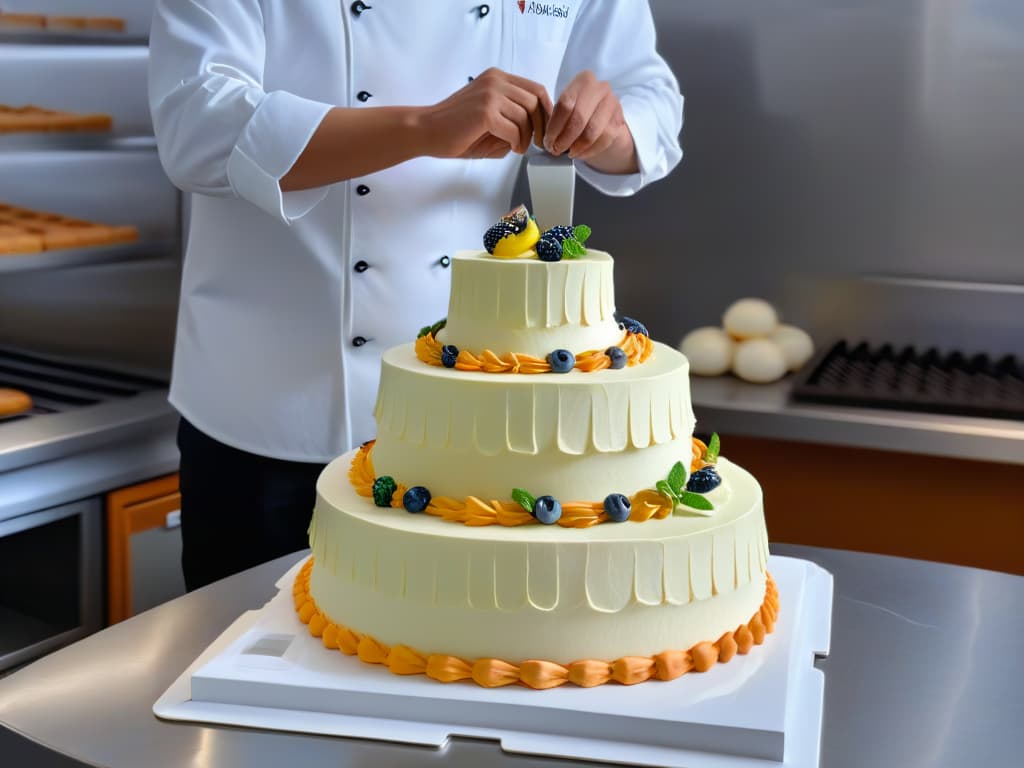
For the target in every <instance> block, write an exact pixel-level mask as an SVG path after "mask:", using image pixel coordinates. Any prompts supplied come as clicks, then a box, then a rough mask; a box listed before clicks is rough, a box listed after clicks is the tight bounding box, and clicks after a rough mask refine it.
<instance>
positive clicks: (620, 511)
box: [604, 493, 631, 523]
mask: <svg viewBox="0 0 1024 768" xmlns="http://www.w3.org/2000/svg"><path fill="white" fill-rule="evenodd" d="M630 506H631V505H630V503H629V499H627V498H626V497H625V496H623V495H622V494H621V493H609V494H608V495H607V496H605V497H604V513H605V514H606V515H608V519H609V520H611V521H612V522H613V523H621V522H623V521H625V520H629V509H630Z"/></svg>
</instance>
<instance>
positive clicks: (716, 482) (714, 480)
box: [686, 467, 722, 493]
mask: <svg viewBox="0 0 1024 768" xmlns="http://www.w3.org/2000/svg"><path fill="white" fill-rule="evenodd" d="M721 484H722V478H721V477H720V476H719V474H718V472H716V471H715V468H714V467H703V468H701V469H698V470H697V471H696V472H694V473H693V474H692V475H690V479H689V480H687V481H686V490H688V491H692V492H693V493H707V492H708V491H713V490H715V488H717V487H718V486H720V485H721Z"/></svg>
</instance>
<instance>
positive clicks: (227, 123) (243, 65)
mask: <svg viewBox="0 0 1024 768" xmlns="http://www.w3.org/2000/svg"><path fill="white" fill-rule="evenodd" d="M265 52H266V40H265V37H264V32H263V15H262V12H261V9H260V3H259V2H258V0H158V2H157V3H156V8H155V10H154V13H153V26H152V30H151V33H150V62H149V103H150V111H151V112H152V115H153V127H154V130H155V132H156V139H157V147H158V150H159V154H160V161H161V163H162V164H163V167H164V170H165V171H166V172H167V175H168V176H169V177H170V179H171V181H173V182H174V184H175V185H176V186H178V187H179V188H181V189H182V190H184V191H187V192H196V193H200V194H204V195H214V196H220V197H239V198H242V199H244V200H247V201H248V202H250V203H252V204H253V205H256V206H258V207H259V208H261V209H263V210H264V211H266V212H267V213H269V214H270V215H271V216H274V217H276V218H278V219H280V220H281V221H283V222H285V223H290V222H291V221H293V220H295V219H297V218H299V217H301V216H303V215H305V214H306V213H307V212H308V211H310V210H311V209H312V208H313V207H314V206H315V205H316V204H317V203H318V202H320V200H322V199H323V198H324V196H325V195H326V194H327V190H326V188H319V189H308V190H302V191H296V192H283V191H282V190H281V179H282V178H283V177H284V176H285V174H287V173H288V171H289V170H291V167H292V166H293V165H294V164H295V161H296V160H297V159H298V158H299V156H300V155H301V154H302V152H303V150H305V148H306V145H307V144H308V143H309V140H310V138H311V137H312V135H313V133H314V132H315V131H316V129H317V127H318V126H319V125H320V122H321V121H322V120H323V118H324V116H325V115H326V114H327V112H328V111H329V110H330V109H331V107H332V105H330V104H325V103H323V102H319V101H316V100H312V99H306V98H303V97H301V96H297V95H295V94H293V93H288V92H285V91H271V92H269V93H268V92H266V91H265V90H264V89H263V66H264V57H265Z"/></svg>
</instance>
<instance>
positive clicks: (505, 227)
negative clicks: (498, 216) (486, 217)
mask: <svg viewBox="0 0 1024 768" xmlns="http://www.w3.org/2000/svg"><path fill="white" fill-rule="evenodd" d="M517 231H518V230H517V229H516V227H515V225H514V224H512V223H511V222H508V221H499V222H498V223H497V224H495V225H494V226H493V227H491V228H490V229H488V230H487V232H486V233H485V234H484V248H486V249H487V252H488V253H494V247H495V246H496V245H497V244H498V241H499V240H501V239H502V238H505V237H508V236H509V235H514V234H516V232H517Z"/></svg>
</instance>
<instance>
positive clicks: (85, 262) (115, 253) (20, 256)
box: [0, 240, 179, 275]
mask: <svg viewBox="0 0 1024 768" xmlns="http://www.w3.org/2000/svg"><path fill="white" fill-rule="evenodd" d="M178 251H179V243H178V242H177V241H175V240H156V241H152V240H150V241H146V240H143V241H140V242H136V243H117V244H114V245H97V246H93V247H90V248H62V249H60V250H54V251H38V252H35V253H17V254H10V255H6V256H5V255H0V275H3V274H10V273H13V272H33V271H38V270H44V269H67V268H69V267H84V266H94V265H98V264H113V263H115V262H120V261H141V260H143V259H158V258H165V257H168V256H173V255H176V254H177V253H178Z"/></svg>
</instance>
